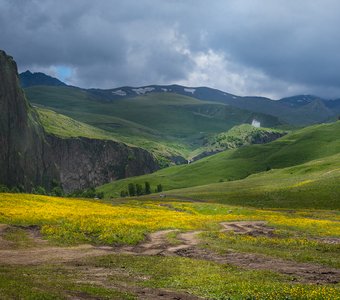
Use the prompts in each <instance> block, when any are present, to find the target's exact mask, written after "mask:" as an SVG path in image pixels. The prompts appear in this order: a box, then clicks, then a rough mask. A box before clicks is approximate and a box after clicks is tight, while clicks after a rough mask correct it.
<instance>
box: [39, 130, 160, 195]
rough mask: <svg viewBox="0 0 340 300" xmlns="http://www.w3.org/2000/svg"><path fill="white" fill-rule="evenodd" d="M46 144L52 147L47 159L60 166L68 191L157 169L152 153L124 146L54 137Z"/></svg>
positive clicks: (59, 172) (61, 175)
mask: <svg viewBox="0 0 340 300" xmlns="http://www.w3.org/2000/svg"><path fill="white" fill-rule="evenodd" d="M46 141H47V143H48V145H49V146H50V151H49V155H48V157H47V160H48V161H53V162H54V163H55V165H56V166H57V170H58V174H59V179H60V182H61V184H62V187H63V189H64V190H65V191H66V192H71V191H74V190H78V189H83V188H86V187H89V186H98V185H102V184H104V183H107V182H110V181H113V180H117V179H121V178H125V177H130V176H137V175H143V174H146V173H150V172H152V171H155V170H156V169H157V168H158V166H157V164H156V163H155V160H154V158H153V156H151V155H150V153H149V152H147V151H146V150H143V149H140V148H137V147H129V146H127V145H125V144H123V143H118V142H114V141H107V140H95V139H89V138H83V137H82V138H68V139H63V138H59V137H55V136H52V135H49V136H47V138H46Z"/></svg>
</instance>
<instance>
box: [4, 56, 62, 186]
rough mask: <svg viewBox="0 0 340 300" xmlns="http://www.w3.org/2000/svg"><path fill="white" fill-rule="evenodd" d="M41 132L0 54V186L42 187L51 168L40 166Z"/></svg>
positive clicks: (51, 173) (13, 69) (13, 68)
mask: <svg viewBox="0 0 340 300" xmlns="http://www.w3.org/2000/svg"><path fill="white" fill-rule="evenodd" d="M43 136H44V131H43V129H42V128H41V126H40V125H39V122H38V117H37V115H36V114H35V112H34V110H33V109H32V108H31V107H30V105H29V104H28V102H27V100H26V98H25V95H24V93H23V92H22V90H21V88H20V87H19V81H18V73H17V66H16V63H15V61H14V60H13V59H12V57H10V56H7V55H6V53H5V52H3V51H0V145H1V147H0V183H3V184H6V185H8V186H19V185H20V186H22V187H23V188H25V189H29V187H30V186H32V185H44V186H46V185H47V183H48V182H49V181H51V180H52V178H55V177H56V176H57V174H56V173H55V168H54V166H53V164H51V165H50V167H48V166H46V165H44V160H43V159H42V157H43V155H44V148H45V143H44V139H43Z"/></svg>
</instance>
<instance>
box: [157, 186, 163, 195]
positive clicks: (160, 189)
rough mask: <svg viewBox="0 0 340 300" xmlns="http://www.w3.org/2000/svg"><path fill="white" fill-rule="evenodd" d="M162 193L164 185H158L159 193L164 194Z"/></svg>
mask: <svg viewBox="0 0 340 300" xmlns="http://www.w3.org/2000/svg"><path fill="white" fill-rule="evenodd" d="M162 191H163V187H162V185H161V184H158V185H157V193H160V192H162Z"/></svg>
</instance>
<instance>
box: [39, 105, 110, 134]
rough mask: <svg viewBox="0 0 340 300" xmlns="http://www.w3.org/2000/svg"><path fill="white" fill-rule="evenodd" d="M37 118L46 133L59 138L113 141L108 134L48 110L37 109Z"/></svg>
mask: <svg viewBox="0 0 340 300" xmlns="http://www.w3.org/2000/svg"><path fill="white" fill-rule="evenodd" d="M37 111H38V114H39V118H40V120H41V123H42V125H43V126H44V128H45V130H46V132H48V133H51V134H54V135H56V136H59V137H66V138H68V137H80V136H81V137H87V138H94V139H105V140H115V138H114V135H112V134H110V133H109V132H107V131H105V130H102V129H99V128H96V127H94V126H90V125H88V124H85V123H82V122H79V121H76V120H74V119H72V118H69V117H67V116H65V115H62V114H58V113H56V112H54V111H52V110H49V109H43V108H37Z"/></svg>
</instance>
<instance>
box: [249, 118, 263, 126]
mask: <svg viewBox="0 0 340 300" xmlns="http://www.w3.org/2000/svg"><path fill="white" fill-rule="evenodd" d="M251 125H252V126H254V127H256V128H260V127H261V122H260V121H257V120H256V119H253V122H251Z"/></svg>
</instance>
